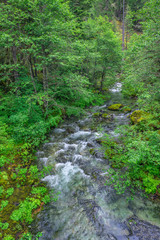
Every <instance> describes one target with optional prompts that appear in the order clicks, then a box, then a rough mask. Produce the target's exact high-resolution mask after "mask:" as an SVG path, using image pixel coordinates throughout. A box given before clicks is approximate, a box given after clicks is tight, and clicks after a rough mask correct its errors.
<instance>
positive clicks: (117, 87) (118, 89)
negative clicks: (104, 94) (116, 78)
mask: <svg viewBox="0 0 160 240" xmlns="http://www.w3.org/2000/svg"><path fill="white" fill-rule="evenodd" d="M109 91H110V92H121V91H122V83H116V84H115V85H114V86H113V88H110V89H109Z"/></svg>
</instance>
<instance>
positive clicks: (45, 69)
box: [43, 66, 48, 117]
mask: <svg viewBox="0 0 160 240" xmlns="http://www.w3.org/2000/svg"><path fill="white" fill-rule="evenodd" d="M43 90H44V93H46V94H47V96H48V79H47V68H46V67H45V66H44V67H43ZM44 107H45V112H47V110H48V100H46V99H45V98H44ZM46 117H47V114H46Z"/></svg>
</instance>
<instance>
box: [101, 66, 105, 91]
mask: <svg viewBox="0 0 160 240" xmlns="http://www.w3.org/2000/svg"><path fill="white" fill-rule="evenodd" d="M105 75H106V68H103V72H102V78H101V86H100V92H102V90H103V83H104V79H105Z"/></svg>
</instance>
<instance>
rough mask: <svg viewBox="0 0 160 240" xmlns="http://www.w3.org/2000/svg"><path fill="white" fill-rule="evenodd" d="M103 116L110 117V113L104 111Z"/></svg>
mask: <svg viewBox="0 0 160 240" xmlns="http://www.w3.org/2000/svg"><path fill="white" fill-rule="evenodd" d="M102 117H103V118H108V117H110V115H109V114H107V113H103V114H102Z"/></svg>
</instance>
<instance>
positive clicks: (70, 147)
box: [64, 143, 78, 150]
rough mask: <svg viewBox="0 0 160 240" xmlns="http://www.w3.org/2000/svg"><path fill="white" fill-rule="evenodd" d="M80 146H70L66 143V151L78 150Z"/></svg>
mask: <svg viewBox="0 0 160 240" xmlns="http://www.w3.org/2000/svg"><path fill="white" fill-rule="evenodd" d="M77 148H78V145H77V144H68V143H64V149H65V150H69V149H71V150H77Z"/></svg>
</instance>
